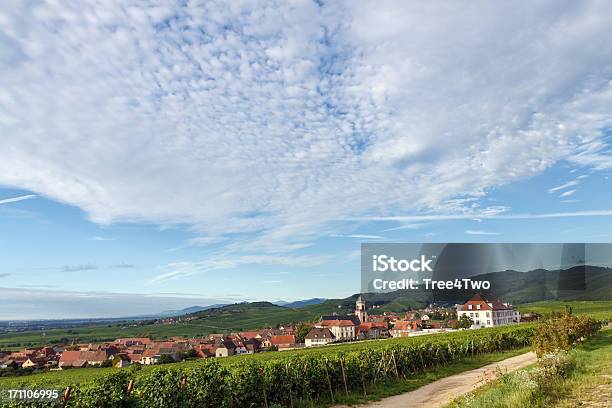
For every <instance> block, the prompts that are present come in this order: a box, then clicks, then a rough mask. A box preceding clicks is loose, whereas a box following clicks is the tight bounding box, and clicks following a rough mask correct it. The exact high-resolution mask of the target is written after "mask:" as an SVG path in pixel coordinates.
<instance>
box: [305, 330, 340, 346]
mask: <svg viewBox="0 0 612 408" xmlns="http://www.w3.org/2000/svg"><path fill="white" fill-rule="evenodd" d="M334 341H336V336H334V334H333V333H332V332H331V330H329V329H327V328H318V327H315V328H313V329H312V330H310V331H309V332H308V334H307V335H306V337H305V341H304V342H305V343H306V347H314V346H324V345H325V344H329V343H332V342H334Z"/></svg>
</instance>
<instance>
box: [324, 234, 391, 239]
mask: <svg viewBox="0 0 612 408" xmlns="http://www.w3.org/2000/svg"><path fill="white" fill-rule="evenodd" d="M329 236H330V237H332V238H357V239H385V237H381V236H380V235H367V234H330V235H329Z"/></svg>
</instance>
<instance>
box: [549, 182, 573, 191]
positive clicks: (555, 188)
mask: <svg viewBox="0 0 612 408" xmlns="http://www.w3.org/2000/svg"><path fill="white" fill-rule="evenodd" d="M578 183H579V181H578V180H572V181H568V182H567V183H564V184H561V185H560V186H557V187H553V188H551V189H549V190H548V192H549V193H554V192H557V191H559V190H565V189H566V188H568V187H572V186H576V185H578Z"/></svg>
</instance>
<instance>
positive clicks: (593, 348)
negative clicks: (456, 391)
mask: <svg viewBox="0 0 612 408" xmlns="http://www.w3.org/2000/svg"><path fill="white" fill-rule="evenodd" d="M570 355H571V356H572V358H573V360H574V362H575V368H574V369H573V370H572V371H571V373H570V374H569V376H567V377H566V378H562V377H561V376H559V377H557V378H555V379H553V380H551V381H549V382H547V383H546V384H544V386H540V387H536V386H535V385H534V384H530V383H529V376H528V375H526V374H527V373H528V372H529V371H530V370H533V369H534V367H533V366H532V367H529V368H526V369H523V370H519V371H518V372H516V373H513V374H509V375H503V376H501V377H500V378H499V379H498V380H496V381H494V382H492V383H491V384H488V385H485V386H483V387H481V388H479V389H478V390H476V391H475V392H473V393H470V394H467V395H465V396H463V397H461V398H458V399H457V400H456V401H455V402H453V403H451V404H449V405H448V406H447V408H467V407H469V408H531V407H538V408H549V407H563V408H569V407H576V406H580V405H582V401H583V400H584V397H585V395H587V394H589V393H592V392H593V390H594V389H595V388H596V387H597V386H599V385H602V384H610V383H612V380H611V379H610V377H609V376H610V375H611V374H612V364H611V362H612V329H606V330H603V331H601V332H600V333H598V334H596V335H595V336H593V337H592V338H590V339H589V340H587V341H586V342H585V343H583V344H581V345H580V346H578V347H577V348H576V349H574V350H572V351H571V352H570ZM522 374H525V375H522ZM602 406H604V405H602Z"/></svg>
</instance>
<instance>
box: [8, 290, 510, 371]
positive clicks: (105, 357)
mask: <svg viewBox="0 0 612 408" xmlns="http://www.w3.org/2000/svg"><path fill="white" fill-rule="evenodd" d="M456 308H457V315H458V316H457V317H458V319H460V318H461V316H463V315H467V316H468V317H469V318H470V319H471V320H472V322H473V324H472V328H481V327H493V326H500V325H505V324H513V323H518V322H520V320H521V316H520V314H519V312H518V311H517V310H516V309H515V308H514V307H512V305H510V304H508V303H502V302H501V301H499V300H496V299H487V298H485V297H484V296H483V295H481V294H477V295H475V296H474V297H473V298H471V299H470V300H468V301H467V302H466V303H465V304H463V305H456ZM451 315H452V314H451V309H449V308H444V307H439V306H436V305H430V306H428V307H427V308H425V309H422V310H419V311H409V312H406V313H390V312H385V313H383V314H382V315H377V316H368V313H367V310H366V303H365V301H364V300H363V299H362V297H361V296H360V297H359V298H358V299H357V301H356V303H355V312H354V313H353V314H347V315H338V314H333V315H327V316H322V317H321V318H320V319H319V321H318V322H317V323H314V324H311V327H312V328H311V329H310V330H309V332H308V334H307V335H306V336H305V338H304V343H298V340H297V327H296V326H295V325H293V324H291V325H287V326H280V327H278V328H276V329H270V328H266V329H261V330H255V331H245V332H239V333H230V334H210V335H208V336H206V337H202V338H192V339H183V338H176V337H175V338H172V339H170V340H167V341H155V340H152V339H149V338H120V339H116V340H115V341H112V342H108V343H103V344H80V345H72V346H69V347H67V348H65V347H39V348H27V349H23V350H21V351H13V352H2V351H0V369H1V368H7V367H13V368H34V369H36V368H38V369H45V368H47V369H66V368H82V367H92V366H111V365H112V366H114V367H125V366H129V365H131V364H143V365H151V364H159V363H162V362H171V361H177V360H180V359H182V358H184V357H199V358H209V357H228V356H233V355H240V354H253V353H257V352H261V351H268V350H290V349H296V348H300V347H315V346H323V345H326V344H330V343H337V342H347V341H355V340H370V339H381V338H387V337H407V336H417V335H423V334H430V333H436V332H440V331H446V330H449V329H448V327H449V326H450V325H452V323H453V322H454V320H450V319H449V318H450V317H451ZM430 316H432V317H430ZM442 319H443V320H442Z"/></svg>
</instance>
